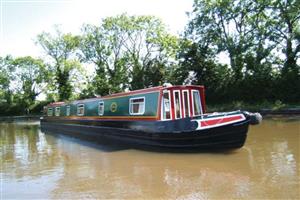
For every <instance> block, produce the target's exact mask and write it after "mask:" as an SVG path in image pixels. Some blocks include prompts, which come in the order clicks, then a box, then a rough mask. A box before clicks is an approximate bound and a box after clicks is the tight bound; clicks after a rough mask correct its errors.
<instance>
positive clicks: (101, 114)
mask: <svg viewBox="0 0 300 200" xmlns="http://www.w3.org/2000/svg"><path fill="white" fill-rule="evenodd" d="M100 103H103V112H102V113H100V112H99V108H100ZM98 115H100V116H103V115H104V101H103V100H101V101H99V102H98Z"/></svg>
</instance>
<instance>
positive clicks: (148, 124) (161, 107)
mask: <svg viewBox="0 0 300 200" xmlns="http://www.w3.org/2000/svg"><path fill="white" fill-rule="evenodd" d="M260 120H261V118H260V115H259V114H251V113H248V112H243V111H233V112H225V113H212V114H207V113H205V95H204V87H203V86H170V85H166V86H159V87H154V88H148V89H143V90H136V91H131V92H125V93H118V94H113V95H109V96H105V97H101V98H93V99H86V100H78V101H73V102H56V103H52V104H49V105H48V106H47V107H46V108H45V116H44V117H43V118H42V119H41V127H42V130H44V131H48V132H59V133H66V134H72V135H75V136H76V135H84V136H92V137H94V138H96V139H97V140H105V139H108V140H111V141H116V142H125V143H129V144H133V145H142V146H152V147H163V148H170V149H199V148H200V149H203V148H239V147H242V146H243V145H244V143H245V140H246V137H247V131H248V126H249V124H256V123H259V122H260Z"/></svg>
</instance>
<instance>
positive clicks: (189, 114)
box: [182, 90, 191, 118]
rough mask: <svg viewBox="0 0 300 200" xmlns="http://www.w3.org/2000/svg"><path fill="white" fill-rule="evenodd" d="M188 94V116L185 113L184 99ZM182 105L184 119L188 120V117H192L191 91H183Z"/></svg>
mask: <svg viewBox="0 0 300 200" xmlns="http://www.w3.org/2000/svg"><path fill="white" fill-rule="evenodd" d="M185 92H186V94H187V107H188V108H187V111H188V114H187V116H186V113H185V99H184V93H185ZM182 104H183V118H186V117H191V112H190V110H191V105H190V94H189V90H182Z"/></svg>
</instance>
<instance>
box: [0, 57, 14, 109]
mask: <svg viewBox="0 0 300 200" xmlns="http://www.w3.org/2000/svg"><path fill="white" fill-rule="evenodd" d="M11 61H12V57H11V56H6V57H0V113H1V114H0V115H5V114H7V113H8V112H9V105H10V104H11V103H12V91H11V89H10V83H11V80H12V79H11V77H12V72H13V71H14V68H13V66H12V65H11Z"/></svg>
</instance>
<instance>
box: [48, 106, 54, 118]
mask: <svg viewBox="0 0 300 200" xmlns="http://www.w3.org/2000/svg"><path fill="white" fill-rule="evenodd" d="M50 110H51V111H50ZM50 112H51V113H50ZM47 116H48V117H51V116H53V108H48V109H47Z"/></svg>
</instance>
